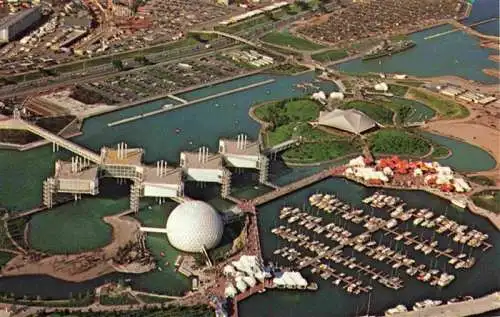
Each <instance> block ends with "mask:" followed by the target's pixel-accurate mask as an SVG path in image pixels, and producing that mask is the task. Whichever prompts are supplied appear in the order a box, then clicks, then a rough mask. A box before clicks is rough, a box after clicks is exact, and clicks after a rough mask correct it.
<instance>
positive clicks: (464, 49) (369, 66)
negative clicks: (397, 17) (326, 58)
mask: <svg viewBox="0 0 500 317" xmlns="http://www.w3.org/2000/svg"><path fill="white" fill-rule="evenodd" d="M451 29H452V26H450V25H444V26H440V27H437V28H433V29H429V30H426V31H423V32H419V33H414V34H412V35H410V38H411V39H412V40H413V41H415V42H416V43H417V46H416V47H414V48H412V49H409V50H407V51H405V52H401V53H398V54H395V55H393V56H387V57H383V58H380V59H374V60H368V61H362V60H361V59H356V60H353V61H349V62H346V63H343V64H340V65H337V66H336V67H338V68H339V69H340V70H342V71H346V72H355V73H364V72H387V73H406V74H410V75H415V76H423V77H429V76H443V75H455V76H460V77H462V78H466V79H471V80H475V81H479V82H483V83H489V84H493V83H498V82H500V79H498V78H495V77H492V76H488V75H486V74H484V73H483V71H482V70H483V69H485V68H496V67H498V66H497V65H498V64H497V63H495V62H493V61H491V60H489V59H488V56H489V55H494V54H498V52H497V51H495V50H492V49H486V48H482V47H480V46H479V41H478V40H477V39H476V38H473V37H471V36H470V35H468V34H466V33H464V32H462V31H457V32H454V33H451V34H447V35H444V36H441V37H437V38H433V39H429V40H425V39H424V38H425V37H427V36H429V35H433V34H438V33H441V32H445V31H447V30H451Z"/></svg>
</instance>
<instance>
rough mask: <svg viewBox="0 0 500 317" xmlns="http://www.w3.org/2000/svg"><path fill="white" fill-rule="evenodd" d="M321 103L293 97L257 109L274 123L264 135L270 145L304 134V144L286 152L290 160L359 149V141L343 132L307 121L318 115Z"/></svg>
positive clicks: (324, 158)
mask: <svg viewBox="0 0 500 317" xmlns="http://www.w3.org/2000/svg"><path fill="white" fill-rule="evenodd" d="M321 108H322V106H321V105H320V104H318V103H316V102H315V101H312V100H310V99H293V100H283V101H278V102H272V103H268V104H265V105H263V106H260V107H258V108H257V109H255V114H256V116H257V117H259V118H260V119H261V120H264V121H267V122H270V123H272V128H271V130H270V131H267V132H266V133H265V135H264V143H265V144H266V146H268V147H270V146H273V145H275V144H278V143H281V142H283V141H287V140H289V139H291V138H293V137H299V136H300V137H302V144H301V145H300V146H298V147H296V148H292V149H289V150H287V151H285V152H284V153H283V158H284V159H285V160H286V161H288V162H291V163H315V162H320V161H327V160H331V159H335V158H337V157H339V156H343V155H345V154H348V153H353V152H356V151H359V145H358V144H357V143H356V142H355V143H352V144H351V143H349V142H347V141H346V140H345V137H344V136H343V135H341V134H332V133H328V132H325V131H323V130H320V129H315V128H313V127H312V126H311V125H310V124H309V123H308V122H309V121H312V120H315V119H317V118H318V115H319V111H320V109H321Z"/></svg>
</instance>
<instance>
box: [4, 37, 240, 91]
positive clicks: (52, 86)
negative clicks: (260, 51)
mask: <svg viewBox="0 0 500 317" xmlns="http://www.w3.org/2000/svg"><path fill="white" fill-rule="evenodd" d="M236 46H237V44H234V45H228V46H225V47H217V48H211V49H209V50H204V51H202V52H201V53H199V54H192V55H184V56H182V57H178V58H175V59H171V60H168V61H165V62H162V63H158V64H154V65H148V66H143V67H138V68H134V69H131V70H128V71H122V72H118V71H112V72H111V73H110V72H109V71H106V72H105V73H98V74H90V75H88V76H85V77H78V78H73V79H67V80H65V81H63V82H58V83H53V84H48V85H44V86H39V87H33V88H28V87H26V88H25V87H19V86H16V87H17V88H19V89H21V88H22V90H18V91H16V90H15V89H16V87H5V88H4V89H3V90H2V89H0V98H9V97H15V96H27V95H33V94H36V93H40V92H44V91H47V90H52V89H58V88H62V87H67V86H70V85H73V84H80V83H87V82H92V81H95V80H101V79H105V78H109V77H113V76H116V75H117V74H128V73H134V72H137V71H142V70H145V69H148V68H154V67H157V66H161V65H166V64H171V63H176V62H180V61H182V60H185V59H186V58H187V57H191V58H193V57H202V56H206V55H210V54H213V53H214V52H216V51H220V50H225V49H232V48H234V47H236ZM98 67H101V66H98ZM73 73H75V72H73ZM28 83H29V82H28ZM27 85H28V84H27ZM28 86H29V85H28ZM7 88H9V89H7Z"/></svg>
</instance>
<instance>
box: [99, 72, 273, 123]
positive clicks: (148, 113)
mask: <svg viewBox="0 0 500 317" xmlns="http://www.w3.org/2000/svg"><path fill="white" fill-rule="evenodd" d="M274 81H275V79H268V80H264V81H261V82H258V83H254V84H250V85H247V86H243V87H238V88H235V89H231V90H228V91H223V92H220V93H217V94H214V95H210V96H207V97H203V98H199V99H196V100H193V101H190V102H186V103H182V104H179V105H175V106H172V107H168V108H161V109H158V110H154V111H151V112H147V113H142V114H138V115H135V116H132V117H129V118H125V119H121V120H117V121H114V122H110V123H108V127H114V126H117V125H120V124H125V123H128V122H132V121H136V120H140V119H142V118H147V117H151V116H155V115H157V114H160V113H164V112H167V111H172V110H175V109H179V108H182V107H186V106H190V105H192V104H196V103H200V102H204V101H207V100H211V99H215V98H218V97H222V96H226V95H230V94H234V93H237V92H240V91H244V90H248V89H251V88H255V87H259V86H263V85H267V84H270V83H272V82H274Z"/></svg>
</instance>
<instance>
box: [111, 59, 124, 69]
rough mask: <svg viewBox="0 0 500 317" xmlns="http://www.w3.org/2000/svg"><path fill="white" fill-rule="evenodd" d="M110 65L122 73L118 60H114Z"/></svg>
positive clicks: (121, 65)
mask: <svg viewBox="0 0 500 317" xmlns="http://www.w3.org/2000/svg"><path fill="white" fill-rule="evenodd" d="M111 64H112V65H113V67H114V68H116V69H117V70H119V71H122V70H123V69H124V66H123V62H122V61H121V60H119V59H114V60H113V61H112V62H111Z"/></svg>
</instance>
